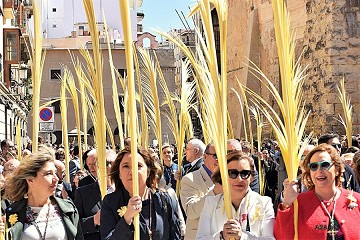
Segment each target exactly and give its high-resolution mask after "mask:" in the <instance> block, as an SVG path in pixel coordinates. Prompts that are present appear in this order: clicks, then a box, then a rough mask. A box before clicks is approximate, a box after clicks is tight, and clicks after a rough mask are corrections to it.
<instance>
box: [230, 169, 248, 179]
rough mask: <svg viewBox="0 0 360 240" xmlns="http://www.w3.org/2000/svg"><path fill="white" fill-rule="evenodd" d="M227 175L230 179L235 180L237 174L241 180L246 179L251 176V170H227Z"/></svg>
mask: <svg viewBox="0 0 360 240" xmlns="http://www.w3.org/2000/svg"><path fill="white" fill-rule="evenodd" d="M228 174H229V177H230V178H231V179H236V178H237V177H238V176H239V174H240V177H241V179H248V178H249V177H250V175H251V170H242V171H240V172H239V171H238V170H236V169H229V170H228Z"/></svg>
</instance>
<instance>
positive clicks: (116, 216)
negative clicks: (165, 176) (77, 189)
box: [100, 148, 180, 240]
mask: <svg viewBox="0 0 360 240" xmlns="http://www.w3.org/2000/svg"><path fill="white" fill-rule="evenodd" d="M131 156H132V153H131V152H130V150H129V149H127V148H126V149H124V150H122V151H121V152H120V153H119V155H118V156H117V158H116V160H115V162H114V163H113V165H112V168H111V173H110V176H111V179H112V181H113V182H114V183H115V192H113V193H111V194H108V195H106V196H105V198H104V201H103V205H102V207H101V226H100V233H101V238H102V239H124V240H126V239H133V238H134V225H133V218H134V216H135V215H136V214H139V219H140V239H146V240H147V239H171V240H173V239H180V227H179V226H180V224H179V217H178V212H177V210H178V205H177V202H176V200H174V199H173V198H171V197H170V196H169V195H168V194H167V193H165V192H160V191H157V190H156V183H157V173H158V168H157V167H156V165H155V162H154V159H153V158H152V157H151V155H150V154H149V153H148V152H147V151H145V150H138V152H137V153H136V158H137V160H138V166H137V169H138V180H139V195H134V194H133V188H132V168H133V166H132V161H131Z"/></svg>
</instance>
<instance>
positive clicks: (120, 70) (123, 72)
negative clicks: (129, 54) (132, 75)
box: [118, 68, 126, 78]
mask: <svg viewBox="0 0 360 240" xmlns="http://www.w3.org/2000/svg"><path fill="white" fill-rule="evenodd" d="M118 73H119V74H120V76H121V77H122V78H124V77H125V75H126V69H121V68H119V69H118Z"/></svg>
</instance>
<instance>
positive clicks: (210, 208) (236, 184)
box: [196, 151, 275, 240]
mask: <svg viewBox="0 0 360 240" xmlns="http://www.w3.org/2000/svg"><path fill="white" fill-rule="evenodd" d="M227 168H228V176H227V177H228V180H229V186H230V196H231V203H232V215H233V218H232V219H228V217H227V215H226V212H225V209H224V195H223V194H218V195H216V196H208V197H207V198H206V199H205V204H204V207H203V210H202V212H201V215H200V221H199V227H198V231H197V236H196V239H206V240H209V239H226V240H228V239H236V240H238V239H274V236H273V226H274V222H275V216H274V210H273V204H272V202H271V198H269V197H265V196H261V195H259V194H258V193H256V192H254V191H252V190H251V189H250V187H249V184H250V182H251V180H252V178H253V175H254V164H253V159H252V158H251V157H248V156H245V155H243V154H242V153H241V152H240V151H235V152H232V153H230V154H228V156H227ZM212 179H213V181H214V182H216V183H220V184H222V181H221V175H220V172H219V171H216V172H214V174H213V176H212Z"/></svg>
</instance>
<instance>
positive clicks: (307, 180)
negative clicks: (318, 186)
mask: <svg viewBox="0 0 360 240" xmlns="http://www.w3.org/2000/svg"><path fill="white" fill-rule="evenodd" d="M317 152H327V153H329V155H330V157H331V162H332V163H333V165H334V166H335V168H336V169H337V170H338V171H339V172H338V174H337V175H336V176H335V185H336V186H337V187H341V181H342V173H343V172H344V163H343V162H342V161H341V160H340V154H339V153H338V151H337V150H336V149H335V148H334V147H333V146H331V145H329V144H326V143H323V144H320V145H319V146H317V147H315V148H314V149H313V150H311V152H309V153H308V154H307V155H306V157H305V159H304V162H303V166H304V169H305V172H303V174H302V179H303V181H304V184H305V186H306V188H307V189H308V190H312V189H314V188H315V185H314V183H313V181H312V180H311V175H310V169H309V167H308V164H309V163H310V159H311V158H312V156H314V154H315V153H317Z"/></svg>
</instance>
